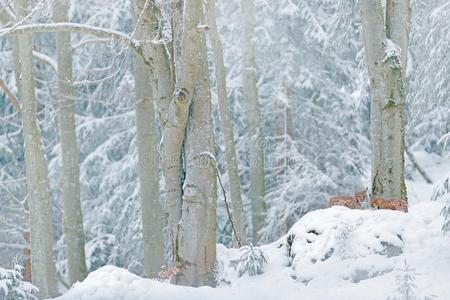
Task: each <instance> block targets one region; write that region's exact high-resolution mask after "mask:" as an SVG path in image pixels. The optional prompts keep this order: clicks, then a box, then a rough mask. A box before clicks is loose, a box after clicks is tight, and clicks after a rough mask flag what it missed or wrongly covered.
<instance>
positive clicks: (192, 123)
mask: <svg viewBox="0 0 450 300" xmlns="http://www.w3.org/2000/svg"><path fill="white" fill-rule="evenodd" d="M199 50H200V51H199V52H198V54H197V55H199V56H200V61H199V65H200V68H199V74H198V75H199V76H198V79H197V84H196V86H195V93H194V97H193V100H192V103H191V113H190V117H189V121H188V128H187V130H186V141H185V146H184V153H185V164H186V178H185V182H184V188H183V209H182V220H181V222H180V232H179V234H180V235H179V247H180V248H179V252H178V256H179V259H180V262H182V264H183V265H184V266H185V271H184V272H182V273H180V274H178V275H177V276H176V283H177V284H180V285H188V286H194V287H197V286H202V285H210V286H213V285H214V284H215V282H214V266H215V262H216V206H217V179H216V170H215V167H216V165H215V163H216V162H215V155H214V138H213V128H212V115H211V94H210V86H209V72H208V58H207V52H206V41H205V37H204V34H203V33H202V37H201V45H200V49H199Z"/></svg>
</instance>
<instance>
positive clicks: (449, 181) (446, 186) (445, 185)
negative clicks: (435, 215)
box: [431, 174, 450, 233]
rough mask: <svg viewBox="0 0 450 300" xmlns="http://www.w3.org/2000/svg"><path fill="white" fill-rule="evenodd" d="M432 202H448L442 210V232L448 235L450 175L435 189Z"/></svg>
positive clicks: (449, 225)
mask: <svg viewBox="0 0 450 300" xmlns="http://www.w3.org/2000/svg"><path fill="white" fill-rule="evenodd" d="M431 200H432V201H440V202H446V203H447V204H446V205H445V207H444V208H443V209H442V212H441V215H442V216H443V217H444V224H443V226H442V231H443V232H444V233H447V232H449V231H450V174H448V175H447V176H446V177H445V178H444V179H443V180H441V181H440V182H439V183H438V184H437V185H436V186H435V188H434V190H433V193H432V194H431Z"/></svg>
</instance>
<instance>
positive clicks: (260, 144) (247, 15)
mask: <svg viewBox="0 0 450 300" xmlns="http://www.w3.org/2000/svg"><path fill="white" fill-rule="evenodd" d="M241 10H242V20H243V36H242V49H243V53H242V60H243V67H244V69H243V72H242V77H243V89H244V101H245V102H246V104H247V119H248V132H249V137H250V139H249V156H250V199H251V201H252V227H253V230H252V232H253V242H254V243H257V242H258V240H259V234H258V232H259V230H261V228H262V227H263V225H264V218H265V211H266V206H265V202H264V195H265V182H264V145H265V142H264V140H263V137H262V133H261V127H260V108H259V101H258V88H257V84H256V55H255V8H254V3H253V0H241Z"/></svg>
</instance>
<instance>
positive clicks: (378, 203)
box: [370, 196, 408, 212]
mask: <svg viewBox="0 0 450 300" xmlns="http://www.w3.org/2000/svg"><path fill="white" fill-rule="evenodd" d="M370 207H373V208H376V209H390V210H399V211H404V212H408V202H406V201H405V200H403V199H385V198H383V197H378V196H375V197H372V199H370Z"/></svg>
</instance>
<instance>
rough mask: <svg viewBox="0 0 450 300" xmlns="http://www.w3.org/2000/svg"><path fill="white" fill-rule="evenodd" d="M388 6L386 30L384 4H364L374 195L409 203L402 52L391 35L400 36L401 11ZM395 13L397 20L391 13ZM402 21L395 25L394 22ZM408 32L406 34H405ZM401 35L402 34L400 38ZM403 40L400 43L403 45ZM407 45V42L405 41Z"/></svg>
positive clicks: (378, 0)
mask: <svg viewBox="0 0 450 300" xmlns="http://www.w3.org/2000/svg"><path fill="white" fill-rule="evenodd" d="M390 5H392V4H388V5H387V11H390V12H391V15H389V13H388V14H387V15H388V17H387V18H386V19H387V20H388V21H387V23H389V24H390V26H391V27H390V29H389V30H386V26H385V22H384V20H385V18H384V16H383V9H382V6H381V0H375V1H374V0H363V1H361V17H362V25H363V35H364V42H365V49H366V56H367V64H368V68H369V77H370V88H371V99H372V100H371V101H372V102H371V108H372V115H371V139H372V195H374V196H382V197H384V198H386V199H393V198H397V199H404V200H406V199H407V195H406V185H405V179H404V147H405V145H404V102H405V101H404V89H403V74H402V73H403V72H402V61H403V60H405V61H406V59H402V57H401V56H400V54H401V52H404V53H405V55H406V53H407V45H403V47H406V48H405V49H404V50H403V51H402V50H396V51H394V52H389V51H388V50H393V48H395V47H394V46H395V45H394V41H392V39H391V37H392V36H391V35H386V34H392V33H394V32H396V33H395V34H394V35H396V34H399V33H398V32H401V29H398V28H397V26H404V24H402V21H401V20H403V19H404V18H403V15H402V14H403V13H404V10H402V9H392V7H390ZM394 11H395V14H394V15H395V18H393V15H392V13H393V12H394ZM394 19H395V20H399V22H397V21H393V20H394ZM392 26H393V27H392ZM405 32H406V31H405ZM399 35H401V34H399ZM404 40H405V39H404V37H402V38H401V39H399V40H398V41H399V42H400V43H402V41H404ZM406 41H407V38H406Z"/></svg>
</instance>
